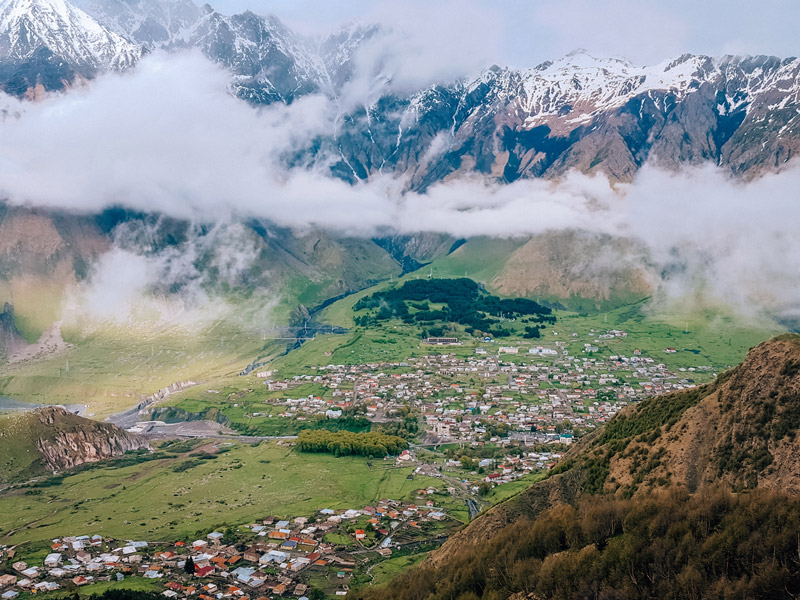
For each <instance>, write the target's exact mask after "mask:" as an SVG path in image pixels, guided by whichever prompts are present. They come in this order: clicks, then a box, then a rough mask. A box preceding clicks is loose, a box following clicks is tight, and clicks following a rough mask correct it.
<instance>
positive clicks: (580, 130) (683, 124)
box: [321, 52, 800, 188]
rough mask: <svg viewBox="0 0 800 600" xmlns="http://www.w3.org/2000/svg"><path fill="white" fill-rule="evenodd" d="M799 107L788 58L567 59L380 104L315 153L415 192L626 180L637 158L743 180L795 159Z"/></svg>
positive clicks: (794, 65) (355, 175)
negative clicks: (558, 179)
mask: <svg viewBox="0 0 800 600" xmlns="http://www.w3.org/2000/svg"><path fill="white" fill-rule="evenodd" d="M798 109H800V60H798V59H786V60H780V59H777V58H775V57H766V56H761V57H745V58H738V57H730V56H727V57H722V58H720V59H714V58H711V57H706V56H694V55H685V56H681V57H679V58H677V59H675V60H671V61H666V62H664V63H663V64H660V65H656V66H652V67H636V66H634V65H631V64H630V63H628V62H626V61H623V60H619V59H598V58H594V57H592V56H590V55H588V54H587V53H585V52H577V53H572V54H570V55H568V56H566V57H564V58H562V59H560V60H558V61H555V62H547V63H544V64H542V65H539V66H538V67H535V68H531V69H523V70H513V69H504V68H499V67H492V68H490V69H487V70H486V71H484V72H483V73H481V74H480V75H478V76H476V77H474V78H472V79H469V80H467V81H464V82H461V83H457V84H455V85H450V86H433V87H431V88H429V89H426V90H422V91H420V92H418V93H417V94H415V95H413V96H412V97H411V98H399V97H395V96H391V95H387V96H384V97H383V98H381V99H380V100H379V101H378V102H377V103H375V104H373V105H372V106H370V107H368V108H365V109H364V110H363V111H360V112H358V113H356V114H353V115H351V118H350V119H349V120H348V121H347V122H346V124H345V126H344V127H343V128H342V130H341V131H340V132H339V134H338V136H337V138H336V139H335V140H331V141H330V144H329V145H328V146H327V147H326V146H325V144H321V147H322V148H323V149H327V150H328V151H329V155H333V156H335V155H336V154H337V153H340V154H342V155H343V158H342V160H341V161H339V162H338V163H337V164H336V165H335V166H334V170H335V172H336V173H337V174H338V175H339V176H341V177H345V178H349V179H364V178H368V177H369V176H370V175H371V174H373V173H375V172H379V171H380V172H387V171H388V172H391V171H396V172H397V171H399V172H402V173H404V174H406V175H408V176H409V177H410V185H411V186H412V187H415V188H424V187H426V186H427V185H430V184H432V183H435V182H436V181H440V180H441V179H443V178H444V177H447V176H449V175H451V174H453V173H457V172H478V173H481V174H484V175H487V176H490V177H495V178H498V179H500V180H505V181H510V180H514V179H517V178H520V177H540V176H545V177H555V176H559V175H562V174H564V173H565V172H567V171H569V170H570V169H578V170H581V171H584V172H592V171H594V170H595V169H599V170H602V171H604V172H606V173H607V174H609V175H611V176H612V177H614V178H616V179H619V180H630V179H631V178H632V177H633V176H634V174H635V173H636V171H637V170H638V168H639V167H640V166H641V165H642V164H644V162H645V161H648V160H652V161H657V162H659V163H661V164H662V165H665V166H676V165H678V164H685V163H700V162H705V161H711V162H716V163H718V164H720V165H727V166H729V167H730V168H731V169H732V170H733V171H734V172H739V173H743V174H750V173H751V172H752V173H755V172H757V171H759V170H761V169H779V168H781V167H782V165H783V164H785V163H786V162H787V161H788V160H789V159H790V158H791V157H792V156H794V154H795V153H796V152H797V151H798V150H800V113H798ZM365 134H367V135H365ZM365 137H366V138H368V139H369V140H370V141H371V142H372V143H370V144H369V145H365V144H364V143H363V139H364V138H365Z"/></svg>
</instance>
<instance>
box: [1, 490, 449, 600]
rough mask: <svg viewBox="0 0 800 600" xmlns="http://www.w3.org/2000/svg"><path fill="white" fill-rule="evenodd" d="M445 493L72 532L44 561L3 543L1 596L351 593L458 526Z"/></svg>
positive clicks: (208, 597) (204, 597)
mask: <svg viewBox="0 0 800 600" xmlns="http://www.w3.org/2000/svg"><path fill="white" fill-rule="evenodd" d="M437 493H438V490H436V489H434V488H428V489H424V490H423V489H421V490H419V491H418V496H417V497H418V498H419V504H414V503H411V502H401V501H394V500H381V501H380V502H378V503H376V504H375V506H364V507H361V508H358V509H346V510H332V509H320V510H319V511H317V513H316V514H315V515H313V516H312V517H310V518H309V517H305V516H297V517H293V518H285V519H280V518H278V517H271V516H270V517H266V518H264V519H262V520H259V521H258V522H253V523H249V524H247V525H245V526H241V527H238V528H237V529H236V530H235V531H225V532H224V533H222V532H218V531H212V532H209V533H208V534H206V535H205V536H203V537H201V538H200V539H195V540H186V541H180V540H177V541H172V542H163V541H143V540H138V541H134V540H126V541H123V540H116V539H108V538H104V537H102V536H99V535H88V534H85V535H77V536H66V537H63V538H59V539H54V540H52V544H51V546H50V552H49V554H48V555H47V556H46V557H45V558H44V559H43V561H42V562H41V563H40V564H30V563H29V562H25V561H21V560H16V556H17V553H18V550H17V549H16V548H8V547H3V546H0V565H2V564H5V565H7V567H6V569H5V571H6V574H3V575H0V598H3V599H4V600H14V599H15V598H17V597H20V598H24V597H26V596H27V595H29V594H36V593H45V592H52V591H56V590H63V589H67V590H74V589H77V588H82V587H84V586H90V587H91V585H92V584H93V583H99V582H104V581H105V582H108V581H115V582H116V581H124V580H125V579H130V578H143V579H145V580H151V581H152V583H153V586H152V589H157V590H163V595H164V596H165V597H167V598H198V599H199V600H213V599H220V598H237V599H239V600H248V599H251V598H252V599H256V598H259V599H266V598H279V597H283V596H285V597H297V598H309V597H325V596H344V595H346V594H347V591H348V589H349V586H348V583H349V581H350V579H351V577H353V575H354V573H355V572H356V571H357V570H359V569H361V570H362V571H363V570H364V569H365V568H367V567H368V566H369V565H370V564H371V563H374V562H376V561H380V560H382V559H385V558H387V557H390V556H392V554H393V553H403V552H407V551H413V550H414V549H418V548H420V547H423V546H425V545H426V544H431V543H437V542H438V543H440V542H441V541H443V539H444V538H445V537H446V536H447V534H448V533H449V532H451V531H452V530H453V528H454V527H457V526H458V525H460V522H457V521H455V520H454V519H452V518H451V517H449V516H448V515H447V513H446V512H445V510H444V509H442V508H440V507H437V506H436V505H435V504H436V502H435V501H434V500H433V499H432V498H434V497H436V495H437ZM314 589H316V590H318V591H317V592H316V595H315V593H314V592H313V590H314ZM320 592H321V593H322V595H320Z"/></svg>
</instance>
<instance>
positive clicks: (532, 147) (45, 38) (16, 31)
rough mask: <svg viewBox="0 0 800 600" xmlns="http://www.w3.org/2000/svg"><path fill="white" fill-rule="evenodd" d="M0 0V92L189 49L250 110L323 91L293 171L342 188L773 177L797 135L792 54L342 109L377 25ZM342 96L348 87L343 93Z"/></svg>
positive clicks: (471, 88)
mask: <svg viewBox="0 0 800 600" xmlns="http://www.w3.org/2000/svg"><path fill="white" fill-rule="evenodd" d="M72 2H73V3H70V2H69V1H68V0H3V2H2V3H1V4H0V89H3V90H5V91H6V92H7V93H10V94H13V95H17V96H22V97H31V98H35V97H38V96H39V95H41V94H42V93H43V92H46V91H51V90H63V89H66V88H68V87H70V86H74V85H76V84H77V83H79V82H81V81H85V80H87V79H91V78H92V77H96V76H97V75H99V74H101V73H103V72H106V71H109V70H125V69H128V68H130V67H132V66H133V65H134V64H135V63H136V62H137V61H139V60H141V59H142V57H144V56H145V55H147V54H148V53H151V52H154V51H157V50H167V51H180V50H182V49H188V48H195V49H199V50H200V51H202V53H203V54H204V55H205V56H206V57H208V58H209V59H210V60H212V61H214V62H216V63H218V64H220V65H222V66H223V67H225V68H226V69H227V70H228V71H230V74H231V91H232V92H233V93H234V94H236V95H237V96H238V97H240V98H242V99H244V100H246V101H248V102H250V103H252V104H254V105H263V104H271V103H276V102H280V103H286V104H289V103H291V102H293V101H295V100H296V99H298V98H300V97H303V96H306V95H309V94H324V95H325V96H327V97H328V98H329V99H330V100H331V102H333V103H334V105H335V106H338V107H339V110H341V115H340V118H339V119H337V126H336V130H335V131H330V132H329V133H327V134H325V135H323V136H320V137H319V138H318V139H315V140H310V141H309V143H308V145H307V148H306V150H305V152H301V153H300V155H299V156H293V157H289V158H287V161H289V162H291V163H292V164H294V165H297V164H308V163H309V162H315V161H316V162H321V161H322V160H323V159H324V161H325V162H326V164H329V165H330V169H331V172H332V173H333V174H334V175H336V176H338V177H340V178H343V179H345V180H347V181H353V182H355V181H359V180H366V179H369V178H370V177H372V176H374V175H376V174H379V173H381V174H385V173H393V174H396V175H401V174H402V175H403V176H404V177H405V178H407V182H408V183H407V186H408V188H409V189H415V190H424V189H426V188H427V187H429V186H431V185H433V184H435V183H437V182H440V181H444V180H446V179H449V178H451V177H453V176H456V175H459V174H473V175H475V174H477V175H479V176H482V177H486V178H490V179H493V180H497V181H500V182H510V181H514V180H516V179H519V178H529V177H546V178H556V177H560V176H562V175H564V174H565V173H566V172H568V171H570V170H573V169H577V170H579V171H582V172H585V173H595V172H602V173H604V174H606V175H608V176H610V177H611V178H612V179H613V180H617V181H630V180H632V179H633V177H634V176H635V175H636V173H637V171H638V170H639V168H640V167H641V166H642V165H644V164H645V163H647V162H651V163H656V164H658V165H660V166H664V167H667V168H675V167H677V166H679V165H686V164H689V165H695V164H700V163H705V162H712V163H714V164H717V165H720V166H722V167H724V168H727V169H729V170H730V171H731V172H733V173H735V174H737V175H739V176H742V177H745V178H752V177H755V176H757V175H758V174H760V173H762V172H764V171H775V170H780V169H782V168H783V167H784V165H785V164H786V163H787V162H789V161H790V160H791V158H792V157H793V156H794V154H795V152H796V151H797V147H798V143H799V142H798V139H800V130H798V127H800V120H799V119H798V108H799V107H800V95H799V94H800V82H799V81H798V78H799V77H800V60H798V59H796V58H786V59H781V58H776V57H770V56H745V57H737V56H723V57H716V58H715V57H709V56H699V55H691V54H685V55H683V56H680V57H677V58H674V59H671V60H666V61H664V62H662V63H660V64H658V65H654V66H649V67H638V66H635V65H633V64H631V63H630V62H628V61H626V60H623V59H618V58H615V59H602V58H596V57H593V56H591V55H589V54H588V53H586V52H584V51H576V52H573V53H571V54H569V55H567V56H565V57H563V58H561V59H558V60H555V61H552V62H545V63H543V64H540V65H538V66H535V67H531V68H524V69H513V68H507V67H499V66H496V65H495V66H491V67H489V68H487V69H485V70H484V71H483V72H481V73H477V74H475V75H473V76H469V77H465V78H461V79H457V80H455V81H442V82H440V83H437V84H435V85H432V86H429V87H426V88H424V89H419V90H415V91H413V92H411V93H408V92H404V93H400V92H398V91H397V90H395V88H394V87H393V86H392V78H393V73H391V72H382V71H378V72H370V73H366V74H362V75H366V76H368V77H369V78H370V81H373V82H375V81H377V82H382V87H380V88H379V93H376V94H371V95H370V96H369V98H366V99H362V100H361V101H360V102H357V103H355V104H351V103H349V102H344V100H343V99H344V98H345V96H347V95H348V85H349V84H350V83H351V82H352V81H353V78H354V74H355V73H356V71H357V69H358V64H359V61H358V60H357V58H358V56H359V53H360V52H364V53H369V52H371V51H372V50H373V46H372V44H371V43H372V42H373V41H375V40H376V39H380V37H381V36H382V35H384V34H385V33H386V28H385V26H379V25H350V26H347V27H343V28H341V29H339V30H337V31H335V32H333V33H331V34H328V35H324V36H317V37H313V38H309V37H304V36H301V35H298V34H296V33H295V32H293V31H292V30H291V29H290V28H289V27H287V26H286V25H284V24H283V23H282V22H281V21H280V20H279V19H277V18H276V17H272V16H269V17H262V16H259V15H256V14H254V13H252V12H244V13H241V14H235V15H232V16H226V15H223V14H221V13H219V12H218V11H216V10H214V9H213V8H211V7H210V6H209V5H204V6H203V7H198V6H196V5H194V4H193V3H192V2H191V1H190V0H72ZM348 97H349V96H348Z"/></svg>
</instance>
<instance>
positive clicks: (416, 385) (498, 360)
mask: <svg viewBox="0 0 800 600" xmlns="http://www.w3.org/2000/svg"><path fill="white" fill-rule="evenodd" d="M625 335H626V333H625V332H623V331H619V330H611V331H607V332H604V333H601V334H599V335H598V338H599V339H603V338H608V337H615V336H616V337H622V336H625ZM442 340H446V341H442ZM429 341H430V340H429ZM432 345H436V346H438V348H437V349H440V348H445V347H446V346H454V347H455V346H459V345H460V344H459V342H458V340H457V338H435V339H432ZM472 352H473V353H472V355H470V356H464V354H463V352H461V353H456V352H452V353H450V352H437V353H428V354H425V355H423V356H419V357H410V358H408V359H406V360H404V361H398V362H391V363H368V364H360V365H344V364H336V365H334V364H330V365H325V366H319V367H314V366H311V367H309V368H308V372H306V373H303V374H294V375H292V376H291V377H288V378H285V379H281V378H279V377H277V375H278V374H277V373H275V372H272V371H262V372H259V373H257V374H256V376H257V377H259V378H261V379H266V382H265V385H266V386H267V387H268V389H269V391H271V392H279V393H280V395H278V396H277V397H274V398H272V399H270V400H268V401H267V402H268V403H272V404H274V405H277V406H282V407H283V409H282V410H280V411H279V412H278V413H277V414H276V415H275V416H277V417H279V418H289V419H300V420H306V419H310V418H314V417H321V416H324V417H325V418H327V419H336V418H339V417H341V416H342V415H343V414H344V413H350V414H353V413H355V414H359V415H363V416H364V417H366V418H367V419H369V420H370V422H372V423H386V422H391V421H394V420H397V419H398V418H400V417H401V416H403V415H406V414H408V413H413V414H417V415H419V416H420V417H421V423H422V425H423V427H424V431H422V432H421V435H420V436H419V437H420V443H421V444H425V445H432V444H447V443H461V444H477V443H481V442H493V443H501V444H502V443H507V442H508V441H509V440H514V441H515V442H522V443H527V444H530V445H539V444H547V443H552V444H570V443H572V441H573V439H574V437H575V435H578V434H579V433H582V432H587V431H590V430H592V429H594V428H596V427H598V426H600V425H602V424H603V423H605V422H607V421H608V420H609V419H610V418H611V417H613V416H614V415H615V414H616V413H617V412H619V411H620V410H621V409H622V408H624V407H625V406H626V405H627V404H629V403H632V402H636V401H638V400H641V399H643V398H646V397H649V396H653V395H658V394H663V393H667V392H671V391H676V390H682V389H686V388H690V387H694V385H695V377H700V378H707V377H709V376H710V375H712V373H711V369H710V368H709V367H706V366H698V367H689V368H685V369H681V370H679V371H678V370H676V371H677V372H675V371H671V370H670V369H668V368H667V366H666V365H665V364H664V363H663V362H660V361H658V360H657V359H656V358H654V357H652V356H647V355H643V354H642V352H641V351H639V350H636V351H634V353H633V355H632V356H620V355H613V354H612V355H608V356H605V357H603V356H600V355H599V354H598V348H597V347H596V346H593V345H591V344H590V343H587V344H585V345H584V346H583V350H582V352H581V353H580V354H578V355H573V354H571V353H570V350H569V349H568V348H567V344H566V343H563V342H555V343H554V344H552V345H551V346H550V347H546V346H542V345H530V346H529V347H524V346H502V345H496V344H494V343H487V344H484V345H481V346H480V347H477V348H475V349H474V350H473V351H472ZM663 352H664V353H665V354H670V353H673V352H675V349H674V348H666V349H664V350H663ZM308 384H312V385H313V386H314V388H315V389H318V390H319V392H318V393H312V394H308V395H307V396H303V397H295V398H292V397H287V396H289V395H290V394H291V390H293V389H296V388H298V387H300V386H307V385H308ZM284 392H285V395H284ZM267 414H268V413H259V412H258V411H255V412H253V413H250V414H249V416H251V417H255V418H258V417H265V416H266V415H267Z"/></svg>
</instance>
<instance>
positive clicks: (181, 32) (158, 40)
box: [73, 0, 203, 50]
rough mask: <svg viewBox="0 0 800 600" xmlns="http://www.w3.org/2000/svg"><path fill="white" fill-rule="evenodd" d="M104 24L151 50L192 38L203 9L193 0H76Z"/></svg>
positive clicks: (76, 2)
mask: <svg viewBox="0 0 800 600" xmlns="http://www.w3.org/2000/svg"><path fill="white" fill-rule="evenodd" d="M73 2H74V4H75V6H77V7H78V8H80V9H82V10H83V11H85V12H86V13H88V14H90V15H91V16H92V17H93V18H94V19H96V20H97V21H98V22H99V23H101V24H102V25H103V26H105V27H107V28H108V29H111V30H112V31H114V32H116V33H118V34H120V35H122V36H124V37H126V38H127V39H129V40H131V41H133V42H135V43H137V44H141V45H142V46H144V47H145V48H147V49H148V50H152V49H154V48H159V47H162V46H168V45H170V44H174V43H175V42H176V41H184V40H186V39H188V37H189V33H190V31H191V28H192V26H193V25H194V24H195V23H196V22H197V21H198V20H199V19H200V18H201V17H202V16H203V10H202V9H201V8H200V7H198V6H197V5H196V4H194V3H193V2H191V1H190V0H73Z"/></svg>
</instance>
